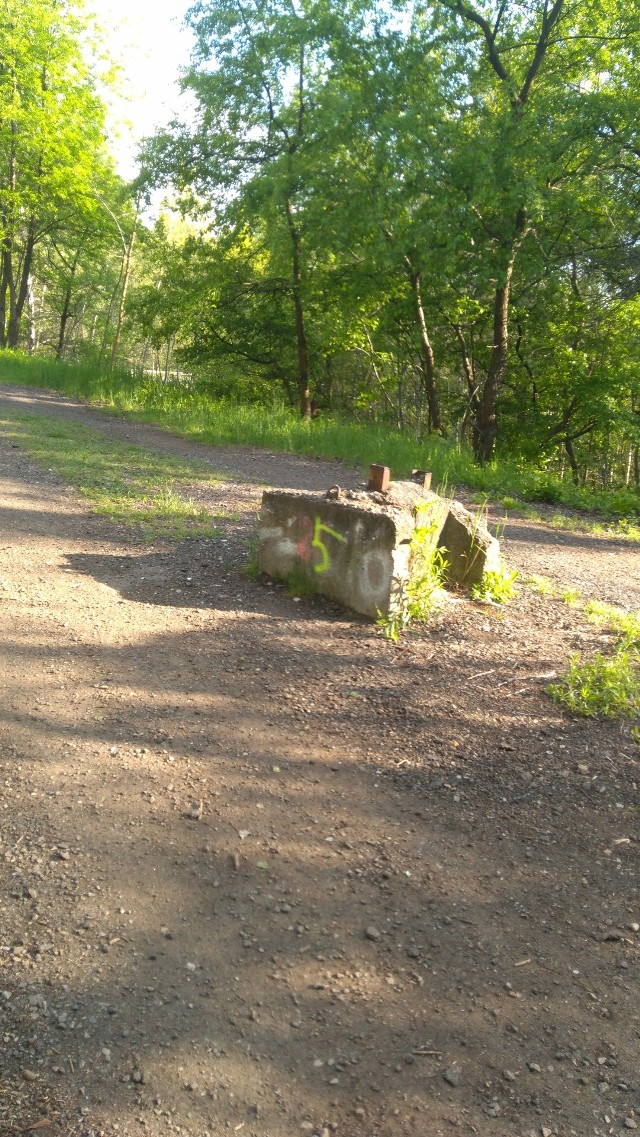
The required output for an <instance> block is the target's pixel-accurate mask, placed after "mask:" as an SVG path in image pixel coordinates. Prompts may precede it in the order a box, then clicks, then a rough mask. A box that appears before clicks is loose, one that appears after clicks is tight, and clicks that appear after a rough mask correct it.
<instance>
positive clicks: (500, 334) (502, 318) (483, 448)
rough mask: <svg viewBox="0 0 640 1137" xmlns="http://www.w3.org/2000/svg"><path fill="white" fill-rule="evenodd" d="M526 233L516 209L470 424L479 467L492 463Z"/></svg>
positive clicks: (520, 212) (522, 213) (523, 212)
mask: <svg viewBox="0 0 640 1137" xmlns="http://www.w3.org/2000/svg"><path fill="white" fill-rule="evenodd" d="M526 232H527V213H526V210H525V209H519V210H518V213H517V215H516V219H515V234H514V238H513V241H512V243H511V249H510V252H509V259H508V261H507V265H506V268H505V271H504V281H503V282H502V284H501V285H500V286H499V287H498V288H497V289H496V294H495V297H494V302H493V342H492V345H491V356H490V360H489V370H488V372H487V378H486V381H485V384H484V387H483V389H482V394H481V396H480V399H479V403H478V410H477V413H476V419H475V422H474V424H473V452H474V455H475V458H476V461H477V462H479V463H480V465H484V464H485V462H489V461H491V458H492V457H493V454H494V451H495V445H496V435H497V433H498V414H497V400H498V391H499V388H500V384H501V382H502V379H503V376H504V369H505V364H506V362H507V347H508V345H509V301H510V299H511V283H512V280H513V267H514V265H515V261H516V254H517V252H518V249H519V248H520V245H521V244H522V240H523V238H524V236H525V234H526Z"/></svg>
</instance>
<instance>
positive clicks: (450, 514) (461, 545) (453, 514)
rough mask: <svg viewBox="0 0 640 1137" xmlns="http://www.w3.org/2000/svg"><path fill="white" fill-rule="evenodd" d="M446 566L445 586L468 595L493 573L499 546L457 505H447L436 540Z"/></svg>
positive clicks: (478, 522) (497, 563)
mask: <svg viewBox="0 0 640 1137" xmlns="http://www.w3.org/2000/svg"><path fill="white" fill-rule="evenodd" d="M436 544H437V547H438V548H439V549H442V550H443V553H444V558H445V560H446V562H447V573H446V585H447V586H448V587H450V588H451V587H453V588H461V589H465V590H466V591H468V590H469V589H470V588H472V587H473V585H474V584H479V583H480V581H481V580H482V577H483V575H484V573H485V572H495V571H496V570H497V568H498V565H499V562H500V545H499V542H498V541H497V540H496V538H495V537H492V536H491V534H490V532H489V530H488V529H487V528H486V526H485V525H483V524H482V523H481V522H480V521H479V520H478V518H477V517H475V516H474V515H473V513H470V512H469V510H468V509H465V507H464V506H463V505H462V504H461V503H460V502H459V501H451V502H448V511H447V516H446V518H445V521H444V524H443V526H442V529H441V531H440V533H439V535H438V538H437V542H436Z"/></svg>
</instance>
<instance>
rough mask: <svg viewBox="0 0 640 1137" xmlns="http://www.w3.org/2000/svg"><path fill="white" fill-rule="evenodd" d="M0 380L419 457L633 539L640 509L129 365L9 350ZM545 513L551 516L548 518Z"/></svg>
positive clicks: (490, 490) (624, 495)
mask: <svg viewBox="0 0 640 1137" xmlns="http://www.w3.org/2000/svg"><path fill="white" fill-rule="evenodd" d="M0 382H4V383H21V384H26V385H33V386H41V387H46V388H50V389H53V390H56V391H62V392H64V393H65V394H67V395H71V396H75V397H79V398H83V399H87V400H88V401H89V402H91V403H93V404H94V405H96V406H98V407H103V408H106V409H108V410H116V411H118V412H119V413H121V414H126V415H129V416H131V417H132V418H136V419H141V420H143V421H148V422H154V423H156V424H157V425H158V426H160V427H162V428H164V429H165V430H169V431H171V432H172V433H173V434H177V435H179V436H181V437H184V438H191V439H197V440H198V441H200V442H204V443H210V444H214V445H215V444H220V443H229V442H232V443H238V444H240V445H244V446H259V447H267V448H268V449H269V450H276V451H278V450H280V451H288V452H291V453H298V454H309V455H313V456H316V457H324V458H339V459H343V460H345V461H347V462H350V463H352V464H353V465H355V466H359V467H365V468H366V467H368V466H369V465H370V464H371V463H373V462H377V463H380V462H382V463H384V464H385V465H387V466H390V467H391V469H392V471H393V475H394V476H395V477H397V478H398V477H400V478H402V477H406V476H408V475H409V474H410V472H411V470H412V469H414V468H416V467H418V468H420V469H428V470H431V471H432V472H433V476H434V484H437V485H439V486H440V487H442V485H443V484H448V485H449V486H450V487H454V486H467V487H469V488H470V489H471V490H475V491H480V492H481V493H482V494H484V495H491V496H492V497H493V498H495V499H497V500H502V501H503V502H508V503H509V505H508V507H510V508H514V507H515V505H517V504H518V501H520V502H527V501H528V502H547V503H551V504H561V505H564V506H567V507H569V508H571V509H576V510H580V509H582V510H597V511H599V512H600V513H602V514H603V515H604V516H606V517H608V518H610V519H612V520H613V521H615V520H616V518H620V517H623V518H626V519H627V521H626V525H627V529H626V531H625V533H624V535H625V536H628V537H631V538H633V539H640V525H638V524H636V522H635V520H629V519H636V518H638V517H640V496H639V495H638V494H637V493H636V492H634V491H633V490H629V489H620V490H600V491H596V490H587V489H584V488H580V487H577V486H575V485H574V484H573V482H571V481H568V480H565V479H561V478H560V477H558V476H557V475H555V474H553V473H551V472H549V471H548V470H545V469H536V468H534V467H532V466H526V465H522V464H519V463H517V462H514V461H510V460H509V459H508V458H506V457H501V458H500V459H498V460H496V461H494V462H491V463H488V464H487V465H486V466H483V467H480V466H477V465H476V464H475V463H474V461H473V456H472V454H471V451H470V449H469V448H467V447H465V446H460V445H455V444H454V443H451V442H449V441H447V440H444V439H442V438H440V437H439V436H436V435H431V436H429V437H427V438H425V439H423V440H421V441H418V440H416V439H414V438H411V437H409V436H407V435H406V434H402V433H401V432H400V431H397V430H393V429H390V428H387V427H383V426H374V425H367V424H359V423H356V422H353V421H343V420H340V419H339V418H337V417H332V416H330V415H321V416H320V417H319V418H317V419H314V420H313V421H311V422H307V421H304V420H302V419H301V418H300V417H299V416H297V415H296V413H295V412H294V411H293V410H291V409H290V408H288V407H286V406H283V405H279V404H277V403H276V402H274V404H273V405H272V406H259V405H258V406H256V405H243V404H240V403H238V402H237V401H233V400H230V399H228V400H220V399H215V398H213V397H212V396H211V395H210V394H208V393H207V392H206V391H204V390H199V389H198V387H197V385H195V386H194V385H193V384H191V383H189V384H187V383H175V382H171V383H166V382H164V381H163V380H161V379H152V378H149V377H146V376H143V375H140V374H136V373H133V372H130V371H126V370H118V369H114V370H109V369H101V368H100V367H98V366H97V365H95V364H70V363H64V362H62V363H58V362H56V361H55V360H50V359H46V358H41V357H32V356H26V355H24V354H21V353H16V352H7V351H3V352H0ZM512 502H513V503H514V506H512V505H511V503H512ZM542 520H544V521H545V522H547V523H548V518H546V517H545V518H542ZM560 520H561V521H562V526H563V527H564V528H566V527H568V526H567V524H566V523H567V519H566V518H560ZM578 523H579V522H578V521H576V524H578ZM624 524H625V523H624V522H622V521H619V520H618V521H617V522H616V525H617V530H619V531H622V529H623V528H624ZM569 527H570V523H569ZM636 533H637V536H636Z"/></svg>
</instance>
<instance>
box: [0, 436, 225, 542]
mask: <svg viewBox="0 0 640 1137" xmlns="http://www.w3.org/2000/svg"><path fill="white" fill-rule="evenodd" d="M0 434H1V435H2V436H3V437H4V438H7V439H9V440H10V441H11V442H12V443H14V444H15V445H17V446H19V447H20V448H21V449H22V450H24V451H25V453H27V454H28V455H29V457H30V458H32V459H33V460H34V461H35V462H37V463H38V465H40V466H44V467H45V468H46V469H48V470H51V471H53V472H54V473H56V474H57V475H58V476H59V477H60V478H61V479H62V480H63V481H64V482H66V484H67V485H70V486H73V487H74V489H76V490H78V491H79V492H80V494H81V495H82V497H84V498H85V500H87V501H88V502H90V504H91V508H92V510H93V512H94V513H99V514H101V515H103V516H105V517H108V518H109V519H110V520H111V521H113V522H115V523H117V524H119V525H125V526H127V528H130V529H132V530H135V531H136V532H137V533H138V535H139V536H140V537H141V538H142V539H143V540H145V541H153V540H154V539H156V538H157V537H169V538H174V539H176V540H180V539H182V538H185V537H200V538H202V537H215V536H217V535H218V533H219V529H218V528H217V526H216V524H215V522H214V519H213V517H212V515H211V513H210V511H209V510H207V509H204V508H203V507H202V506H199V505H198V504H197V503H195V502H194V501H192V500H191V499H190V498H189V497H188V494H187V493H185V492H183V491H182V489H181V487H182V486H183V485H184V484H188V483H189V482H193V481H194V480H196V479H197V481H199V482H204V483H206V484H209V485H216V484H219V483H220V482H221V481H223V480H224V477H223V475H220V474H218V473H214V472H212V470H211V467H210V466H206V465H205V464H204V463H198V462H189V461H182V460H180V459H175V458H169V457H165V456H164V455H162V454H157V453H153V452H149V451H146V450H143V449H142V448H141V447H139V446H135V445H133V444H130V443H127V444H124V443H118V442H114V441H112V440H111V439H109V438H108V437H107V436H106V435H104V434H102V433H101V432H100V431H96V430H89V429H88V428H87V427H85V426H81V425H79V424H78V423H61V422H60V421H59V420H57V419H52V418H48V417H46V416H43V415H31V414H27V415H21V414H15V415H14V414H11V415H8V414H4V415H3V417H2V418H1V419H0ZM218 516H224V515H223V514H219V515H218Z"/></svg>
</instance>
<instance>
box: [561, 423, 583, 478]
mask: <svg viewBox="0 0 640 1137" xmlns="http://www.w3.org/2000/svg"><path fill="white" fill-rule="evenodd" d="M564 448H565V451H566V454H567V458H568V459H569V465H570V466H571V476H572V478H573V482H574V485H576V486H579V485H580V469H579V467H578V460H577V458H576V452H575V450H574V449H573V442H572V441H571V439H570V438H569V436H568V435H567V436H566V437H565V439H564Z"/></svg>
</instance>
